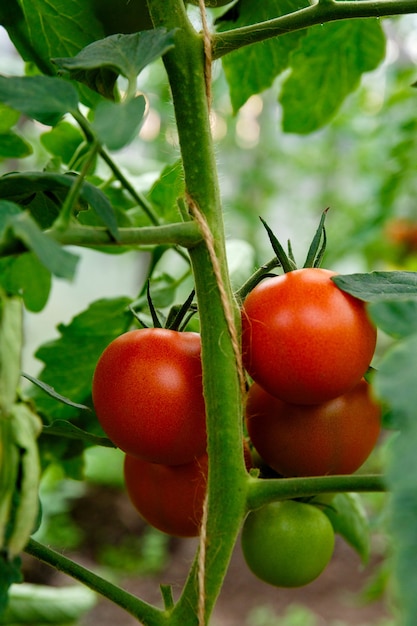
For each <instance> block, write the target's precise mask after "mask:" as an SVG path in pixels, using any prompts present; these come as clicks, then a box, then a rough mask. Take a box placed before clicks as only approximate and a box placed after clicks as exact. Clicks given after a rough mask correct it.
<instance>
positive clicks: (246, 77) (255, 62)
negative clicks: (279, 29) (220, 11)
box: [219, 0, 308, 113]
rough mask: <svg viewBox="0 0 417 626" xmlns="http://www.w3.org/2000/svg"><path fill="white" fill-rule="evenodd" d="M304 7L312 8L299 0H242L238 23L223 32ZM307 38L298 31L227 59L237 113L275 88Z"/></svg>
mask: <svg viewBox="0 0 417 626" xmlns="http://www.w3.org/2000/svg"><path fill="white" fill-rule="evenodd" d="M303 6H308V3H306V2H297V1H296V0H281V1H280V2H276V0H263V2H253V1H252V0H241V2H240V3H239V17H238V19H237V20H235V21H231V22H222V25H221V28H220V29H219V30H221V31H222V30H231V29H234V28H239V27H241V26H246V25H248V24H256V23H257V22H262V21H267V20H269V19H271V18H273V17H279V16H281V15H286V14H287V13H291V12H293V11H296V10H298V9H300V8H302V7H303ZM304 36H305V33H304V32H303V31H297V32H294V33H290V34H288V35H283V36H281V37H275V38H273V39H268V40H266V41H264V42H262V43H258V44H253V45H251V46H247V47H244V48H241V49H239V50H236V51H234V52H232V53H231V54H228V55H226V56H224V57H223V59H222V63H223V68H224V72H225V76H226V79H227V82H228V85H229V89H230V97H231V101H232V106H233V111H234V112H235V113H236V112H237V111H238V110H239V109H240V107H241V106H242V105H243V104H244V103H245V102H246V100H248V98H249V97H250V96H252V95H253V94H256V93H260V92H262V91H264V90H265V89H267V88H268V87H270V86H271V85H272V83H273V81H274V80H275V78H276V77H277V76H278V75H279V74H280V73H281V72H283V71H284V70H285V69H286V68H287V67H288V63H289V58H290V53H291V52H292V51H293V50H294V49H295V48H297V46H298V45H299V42H300V40H301V39H302V38H303V37H304Z"/></svg>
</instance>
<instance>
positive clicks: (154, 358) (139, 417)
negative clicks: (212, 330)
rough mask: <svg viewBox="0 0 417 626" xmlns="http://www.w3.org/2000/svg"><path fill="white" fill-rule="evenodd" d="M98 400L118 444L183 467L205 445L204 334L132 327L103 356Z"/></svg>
mask: <svg viewBox="0 0 417 626" xmlns="http://www.w3.org/2000/svg"><path fill="white" fill-rule="evenodd" d="M93 404H94V408H95V411H96V414H97V417H98V420H99V422H100V424H101V426H102V428H103V430H104V431H105V433H106V434H107V436H108V437H109V438H110V439H111V440H112V441H113V443H114V444H115V445H116V446H118V447H119V448H121V449H122V450H123V451H124V452H128V453H129V454H132V455H134V456H138V457H140V458H142V459H144V460H146V461H150V462H151V463H164V464H167V465H177V464H178V465H180V464H184V463H188V462H190V461H191V460H192V459H194V458H196V457H199V456H201V455H202V454H203V453H204V452H205V449H206V428H205V407H204V398H203V388H202V372H201V359H200V335H198V334H197V333H191V332H184V333H180V332H176V331H173V330H168V329H161V328H149V329H141V330H133V331H130V332H127V333H125V334H123V335H121V336H120V337H117V339H115V340H114V341H112V343H111V344H109V345H108V346H107V348H106V349H105V350H104V352H103V354H102V355H101V357H100V359H99V361H98V363H97V366H96V370H95V372H94V377H93Z"/></svg>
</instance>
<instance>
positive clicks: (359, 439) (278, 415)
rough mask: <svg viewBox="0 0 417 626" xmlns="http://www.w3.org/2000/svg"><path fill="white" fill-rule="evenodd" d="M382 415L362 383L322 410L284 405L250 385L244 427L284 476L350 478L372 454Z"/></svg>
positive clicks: (284, 403)
mask: <svg viewBox="0 0 417 626" xmlns="http://www.w3.org/2000/svg"><path fill="white" fill-rule="evenodd" d="M380 422H381V409H380V407H379V406H378V405H377V404H376V403H375V402H374V401H373V399H372V397H371V394H370V388H369V385H368V383H367V382H366V381H365V380H363V379H362V380H361V381H360V382H359V384H358V385H356V386H355V388H354V389H352V390H350V391H348V392H347V393H346V394H344V395H343V396H339V397H338V398H334V399H333V400H329V401H328V402H325V403H324V404H318V405H311V404H309V405H306V404H304V405H302V404H298V405H297V404H288V403H286V402H283V401H282V400H279V399H278V398H275V397H274V396H271V394H269V393H267V392H266V391H265V390H264V389H262V387H260V386H259V385H258V384H256V383H254V384H253V385H252V386H251V388H250V389H249V392H248V396H247V402H246V425H247V429H248V433H249V436H250V438H251V440H252V443H253V445H254V447H255V448H256V450H257V451H258V453H259V454H260V456H261V457H262V459H263V460H264V461H265V462H266V463H267V464H268V465H269V466H270V467H272V468H273V469H274V470H275V471H276V472H278V473H279V474H282V475H283V476H324V475H326V474H351V473H352V472H354V471H356V470H357V469H358V468H359V467H360V466H361V465H362V463H364V462H365V460H366V459H367V458H368V456H369V455H370V453H371V452H372V450H373V448H374V446H375V444H376V442H377V439H378V435H379V433H380V428H381V426H380Z"/></svg>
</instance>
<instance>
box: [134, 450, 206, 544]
mask: <svg viewBox="0 0 417 626" xmlns="http://www.w3.org/2000/svg"><path fill="white" fill-rule="evenodd" d="M207 465H208V462H207V454H204V455H203V456H201V457H200V458H198V459H194V461H192V462H191V463H187V464H185V465H161V464H159V463H148V462H147V461H143V460H142V459H139V458H137V457H134V456H130V455H129V454H126V456H125V463H124V478H125V485H126V489H127V493H128V495H129V498H130V500H131V502H132V504H133V506H134V507H135V509H136V510H137V511H138V513H139V514H140V515H141V516H142V517H143V518H144V519H145V520H146V521H147V522H148V523H149V524H151V526H153V527H154V528H157V529H158V530H161V531H162V532H164V533H167V534H168V535H174V536H177V537H195V536H197V535H198V534H199V528H200V523H201V518H202V514H203V504H204V497H205V493H206V482H207Z"/></svg>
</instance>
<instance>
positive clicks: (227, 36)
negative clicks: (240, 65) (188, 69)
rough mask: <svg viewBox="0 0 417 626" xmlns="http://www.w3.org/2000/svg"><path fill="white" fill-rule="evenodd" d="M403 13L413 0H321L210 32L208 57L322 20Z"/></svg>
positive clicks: (415, 8) (412, 9)
mask: <svg viewBox="0 0 417 626" xmlns="http://www.w3.org/2000/svg"><path fill="white" fill-rule="evenodd" d="M407 13H417V3H416V0H360V1H357V0H346V2H345V1H344V0H322V1H319V2H318V3H316V4H313V5H311V6H309V7H306V8H304V9H300V10H299V11H294V12H293V13H289V14H288V15H283V16H281V17H277V18H275V19H271V20H268V21H266V22H259V23H258V24H251V25H250V26H242V27H241V28H236V29H233V30H229V31H226V32H223V33H216V34H214V35H213V51H212V56H213V59H219V58H220V57H222V56H224V55H226V54H228V53H229V52H232V51H233V50H238V49H239V48H242V47H244V46H249V45H251V44H254V43H257V42H259V41H265V40H266V39H271V38H272V37H279V36H280V35H286V34H287V33H291V32H294V31H296V30H302V29H304V28H308V27H310V26H316V25H317V24H324V23H326V22H334V21H338V20H346V19H353V18H367V17H387V16H393V15H403V14H407Z"/></svg>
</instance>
